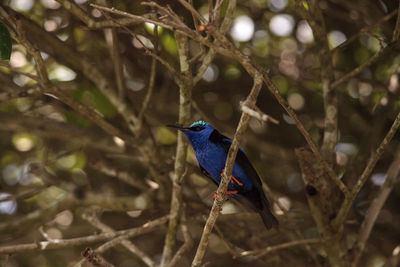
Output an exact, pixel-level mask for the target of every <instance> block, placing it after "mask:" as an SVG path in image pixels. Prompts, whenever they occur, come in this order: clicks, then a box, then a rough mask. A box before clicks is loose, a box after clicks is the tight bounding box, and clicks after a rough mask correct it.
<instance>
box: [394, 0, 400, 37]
mask: <svg viewBox="0 0 400 267" xmlns="http://www.w3.org/2000/svg"><path fill="white" fill-rule="evenodd" d="M399 37H400V2H399V7H398V8H397V20H396V26H395V27H394V30H393V38H392V42H397V41H398V40H399Z"/></svg>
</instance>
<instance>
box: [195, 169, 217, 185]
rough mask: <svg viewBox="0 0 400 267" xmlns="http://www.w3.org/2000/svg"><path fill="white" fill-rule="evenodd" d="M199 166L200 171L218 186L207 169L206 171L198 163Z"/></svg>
mask: <svg viewBox="0 0 400 267" xmlns="http://www.w3.org/2000/svg"><path fill="white" fill-rule="evenodd" d="M199 167H200V170H201V173H202V174H204V175H205V176H207V177H208V178H210V179H211V181H213V182H214V183H215V184H216V185H217V186H218V183H217V182H216V181H215V180H214V179H213V178H212V177H211V175H210V174H209V173H208V171H206V169H204V168H203V166H201V165H200V164H199Z"/></svg>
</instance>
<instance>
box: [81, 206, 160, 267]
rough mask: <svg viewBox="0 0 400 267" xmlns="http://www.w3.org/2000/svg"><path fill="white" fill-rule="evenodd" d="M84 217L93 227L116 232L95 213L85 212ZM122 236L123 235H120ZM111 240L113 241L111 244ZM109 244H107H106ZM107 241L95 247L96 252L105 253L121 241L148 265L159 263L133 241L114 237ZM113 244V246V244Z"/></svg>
mask: <svg viewBox="0 0 400 267" xmlns="http://www.w3.org/2000/svg"><path fill="white" fill-rule="evenodd" d="M82 218H83V219H85V220H87V221H88V222H89V223H90V224H91V225H92V226H93V227H96V228H97V229H100V230H101V231H102V232H104V233H108V232H112V233H115V230H114V229H112V228H111V227H109V226H108V225H106V224H104V223H102V222H101V221H100V220H99V219H98V218H97V217H96V216H95V215H91V214H87V213H84V214H83V215H82ZM120 238H121V237H120ZM110 242H112V243H111V244H110ZM107 243H108V245H107V246H106V244H107ZM107 243H105V244H103V245H101V246H99V247H98V248H96V249H95V252H96V253H103V252H104V251H106V250H107V249H109V248H111V247H112V246H115V245H117V244H119V243H121V245H123V246H124V247H125V248H126V249H128V250H129V251H130V252H132V254H134V255H136V256H137V258H138V259H140V260H142V261H143V262H144V263H145V264H146V265H147V266H149V267H155V266H157V264H156V263H155V262H154V261H153V260H152V259H151V258H150V257H149V256H148V255H147V254H146V253H144V252H143V251H141V250H140V249H139V248H138V247H137V246H135V245H134V244H133V243H132V242H131V241H129V240H126V239H118V238H114V239H112V240H110V241H108V242H107ZM111 245H112V246H111ZM84 260H85V259H82V260H81V261H79V262H78V263H77V264H76V266H80V265H82V264H83V263H84V262H85V261H84Z"/></svg>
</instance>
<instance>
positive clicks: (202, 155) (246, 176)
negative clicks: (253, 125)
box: [168, 121, 278, 229]
mask: <svg viewBox="0 0 400 267" xmlns="http://www.w3.org/2000/svg"><path fill="white" fill-rule="evenodd" d="M168 127H172V128H177V129H179V130H180V131H182V132H183V133H184V134H185V136H186V137H187V139H188V140H189V142H190V144H191V145H192V147H193V150H194V152H195V154H196V158H197V161H198V162H199V165H200V169H201V171H202V173H203V174H204V175H205V176H207V177H208V178H211V180H212V181H213V182H214V183H215V184H216V185H217V186H218V185H219V183H220V181H221V177H222V176H223V172H224V167H225V162H226V158H227V155H228V151H229V148H230V146H231V144H232V140H231V139H229V138H228V137H226V136H224V135H222V134H220V133H219V132H218V131H217V130H216V129H215V128H214V127H212V126H211V125H210V124H208V123H206V122H204V121H196V122H194V123H193V124H192V125H190V126H189V127H187V128H185V127H180V126H175V125H168ZM226 196H227V198H228V196H232V197H234V198H235V199H237V200H238V201H239V202H241V203H243V204H245V205H246V206H250V207H251V208H253V209H254V210H255V211H257V212H258V213H259V214H260V216H261V218H262V220H263V222H264V224H265V226H266V227H267V229H271V228H272V226H273V225H278V221H277V219H276V218H275V217H274V215H273V214H272V213H271V210H270V207H269V202H268V200H267V198H266V196H265V194H264V191H263V189H262V183H261V180H260V177H259V176H258V174H257V172H256V170H255V169H254V167H253V166H252V165H251V163H250V161H249V160H248V158H247V156H246V155H245V153H244V151H243V150H242V149H241V148H239V150H238V153H237V156H236V159H235V164H234V166H233V171H232V177H231V181H230V183H229V185H228V190H227V191H226ZM214 198H215V195H214Z"/></svg>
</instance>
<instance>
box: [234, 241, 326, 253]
mask: <svg viewBox="0 0 400 267" xmlns="http://www.w3.org/2000/svg"><path fill="white" fill-rule="evenodd" d="M321 243H323V240H322V239H319V238H311V239H303V240H294V241H290V242H287V243H283V244H279V245H275V246H268V247H266V248H262V249H258V250H253V251H243V252H242V253H240V256H241V257H246V256H252V255H257V256H258V257H261V256H264V255H266V254H269V253H271V252H275V251H277V250H280V249H285V248H291V247H295V246H301V245H308V244H321Z"/></svg>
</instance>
